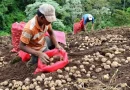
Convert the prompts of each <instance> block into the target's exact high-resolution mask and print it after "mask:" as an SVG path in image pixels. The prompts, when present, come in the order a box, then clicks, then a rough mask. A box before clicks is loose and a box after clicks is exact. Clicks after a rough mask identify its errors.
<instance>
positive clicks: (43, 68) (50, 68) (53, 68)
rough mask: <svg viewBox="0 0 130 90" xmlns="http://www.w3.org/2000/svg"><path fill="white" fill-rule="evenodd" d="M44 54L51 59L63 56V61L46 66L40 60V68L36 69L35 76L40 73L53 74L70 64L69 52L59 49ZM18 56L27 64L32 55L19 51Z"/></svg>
mask: <svg viewBox="0 0 130 90" xmlns="http://www.w3.org/2000/svg"><path fill="white" fill-rule="evenodd" d="M44 53H46V54H47V55H48V56H49V57H50V58H51V57H53V56H54V55H58V56H62V57H63V60H62V61H57V62H56V63H54V64H52V65H46V64H43V63H42V62H41V60H40V59H39V60H38V65H37V66H38V67H37V68H36V70H35V72H34V74H37V73H39V72H53V71H56V70H58V69H61V68H63V67H64V66H66V65H67V64H68V63H69V61H68V55H67V52H66V51H64V50H60V51H59V50H58V49H52V50H49V51H46V52H44ZM18 54H19V57H21V58H22V61H23V62H27V61H28V60H29V59H30V55H29V54H28V53H26V52H24V51H19V53H18Z"/></svg>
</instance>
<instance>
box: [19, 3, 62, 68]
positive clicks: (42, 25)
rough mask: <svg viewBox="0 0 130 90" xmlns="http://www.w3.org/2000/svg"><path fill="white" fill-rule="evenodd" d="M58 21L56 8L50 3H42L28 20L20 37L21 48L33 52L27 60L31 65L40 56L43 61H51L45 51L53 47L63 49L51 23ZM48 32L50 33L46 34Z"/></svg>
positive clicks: (28, 64)
mask: <svg viewBox="0 0 130 90" xmlns="http://www.w3.org/2000/svg"><path fill="white" fill-rule="evenodd" d="M54 21H56V16H55V8H54V7H53V6H52V5H50V4H42V5H41V6H40V7H39V8H38V10H37V14H36V15H35V16H34V17H33V18H32V19H31V20H29V21H28V22H27V24H26V25H25V27H24V29H23V32H22V35H21V37H20V45H19V46H20V49H21V50H23V51H24V52H27V53H29V54H31V59H30V60H29V61H28V62H27V66H28V67H30V66H32V65H34V64H35V63H37V62H38V58H40V60H41V61H42V62H43V63H45V64H46V63H48V62H49V57H48V56H47V55H46V54H45V53H44V52H45V51H47V50H49V49H53V48H58V49H62V47H61V46H60V45H59V44H58V42H57V41H56V39H55V36H54V33H53V30H52V26H51V23H52V22H54ZM46 32H48V34H49V35H50V36H49V37H48V36H45V33H46Z"/></svg>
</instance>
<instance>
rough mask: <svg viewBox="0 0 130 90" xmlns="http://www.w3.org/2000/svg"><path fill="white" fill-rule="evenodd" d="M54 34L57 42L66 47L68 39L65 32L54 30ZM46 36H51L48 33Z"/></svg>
mask: <svg viewBox="0 0 130 90" xmlns="http://www.w3.org/2000/svg"><path fill="white" fill-rule="evenodd" d="M54 34H55V37H56V41H57V42H60V43H62V44H64V45H66V37H65V33H64V32H61V31H57V30H54ZM45 36H49V34H48V32H46V33H45Z"/></svg>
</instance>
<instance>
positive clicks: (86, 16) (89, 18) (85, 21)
mask: <svg viewBox="0 0 130 90" xmlns="http://www.w3.org/2000/svg"><path fill="white" fill-rule="evenodd" d="M82 19H83V25H84V29H83V30H87V29H86V27H87V25H88V22H90V21H92V26H91V30H93V27H94V17H93V16H92V15H91V14H84V15H83V17H82Z"/></svg>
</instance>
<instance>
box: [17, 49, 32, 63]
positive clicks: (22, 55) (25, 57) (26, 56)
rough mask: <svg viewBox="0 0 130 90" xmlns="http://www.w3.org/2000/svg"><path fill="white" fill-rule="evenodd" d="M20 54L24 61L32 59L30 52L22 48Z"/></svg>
mask: <svg viewBox="0 0 130 90" xmlns="http://www.w3.org/2000/svg"><path fill="white" fill-rule="evenodd" d="M18 56H19V57H21V59H22V61H23V62H27V61H28V60H29V59H30V54H28V53H26V52H24V51H22V50H20V51H19V52H18Z"/></svg>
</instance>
